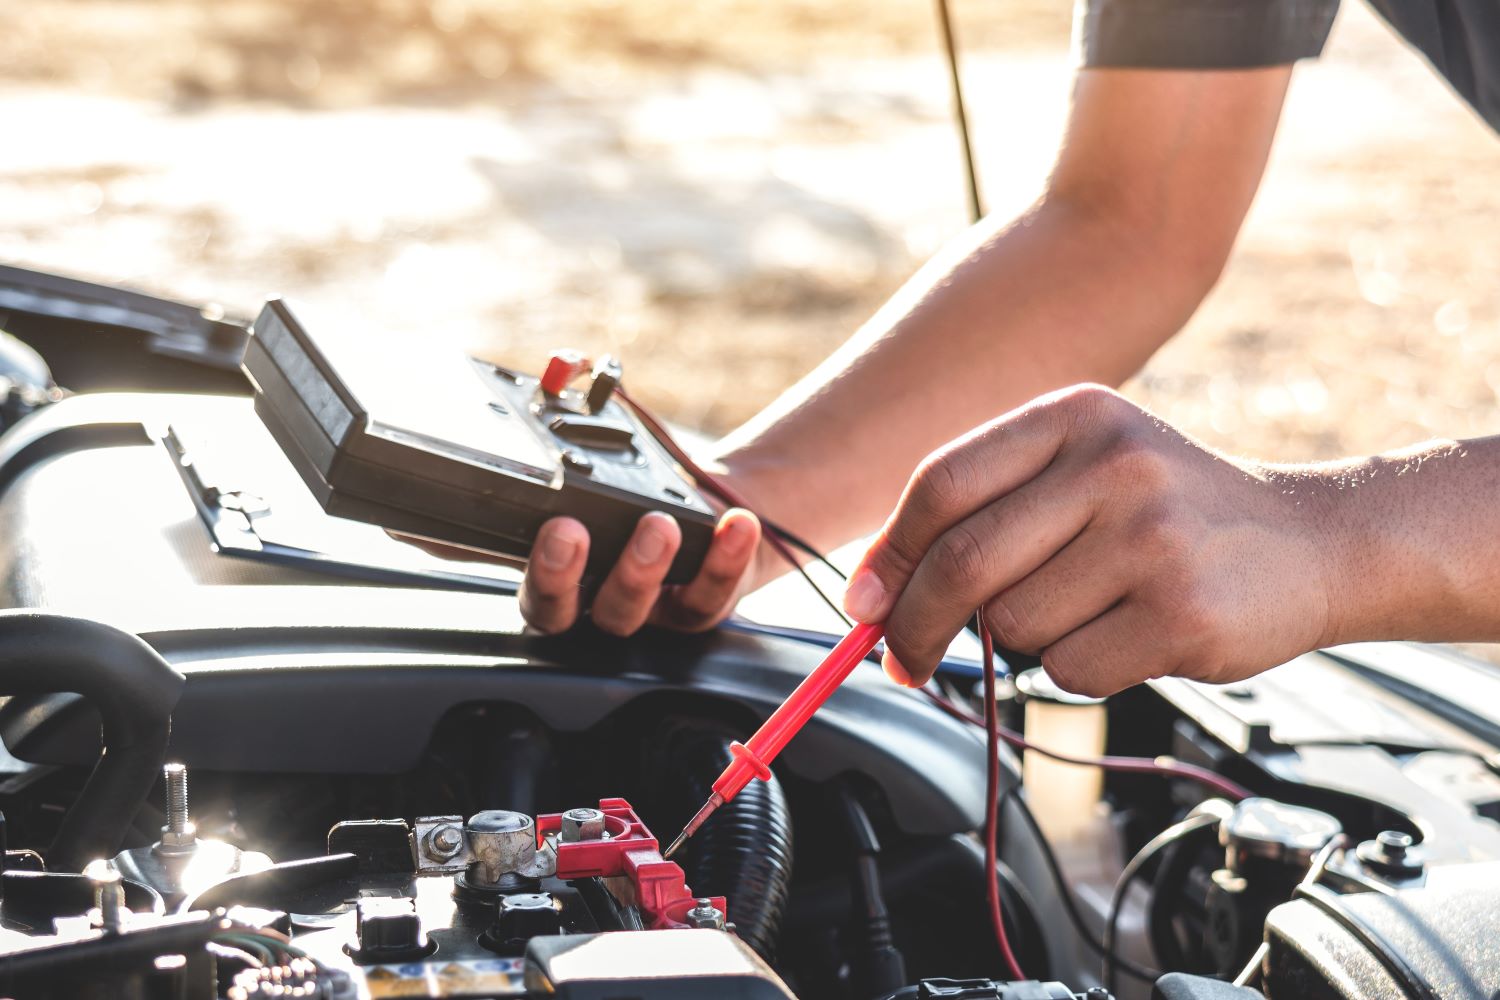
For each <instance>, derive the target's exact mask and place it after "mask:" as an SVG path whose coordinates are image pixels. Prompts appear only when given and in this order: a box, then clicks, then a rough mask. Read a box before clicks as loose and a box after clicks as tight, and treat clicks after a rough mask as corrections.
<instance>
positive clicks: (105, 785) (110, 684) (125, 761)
mask: <svg viewBox="0 0 1500 1000" xmlns="http://www.w3.org/2000/svg"><path fill="white" fill-rule="evenodd" d="M182 684H183V678H182V675H181V674H179V673H178V672H177V671H176V670H174V669H172V667H171V666H170V665H169V664H168V663H167V661H166V660H164V659H162V658H161V654H159V653H157V652H156V650H154V649H152V648H151V647H150V646H148V645H146V644H145V643H144V642H142V641H141V640H140V639H139V638H137V637H136V636H134V635H131V634H130V633H129V632H122V631H121V630H119V629H117V628H113V627H112V626H109V625H104V624H101V623H99V622H95V621H89V620H88V619H85V618H70V617H67V616H65V615H55V614H48V613H45V612H39V611H0V694H55V693H59V692H74V693H76V694H79V695H82V696H83V697H84V698H85V699H86V700H87V701H89V702H90V703H91V704H92V705H93V706H94V707H95V708H96V709H97V710H98V712H99V718H100V722H101V723H102V726H101V729H102V735H101V744H102V746H101V749H100V752H99V762H98V763H97V764H95V765H94V771H93V773H92V774H90V775H89V779H88V782H87V783H86V784H85V785H84V787H83V791H82V792H81V793H80V794H79V796H78V800H77V801H76V802H75V803H74V804H73V808H71V809H69V810H68V813H67V815H66V816H64V817H63V821H62V825H61V827H60V828H59V829H58V832H57V838H56V839H55V840H54V841H53V842H52V847H51V849H49V850H48V852H47V863H48V865H49V867H51V868H53V869H54V870H67V871H78V870H80V869H82V867H83V866H84V865H85V864H87V863H88V862H89V861H92V860H93V859H94V858H107V857H112V856H113V855H114V854H115V852H117V851H118V850H119V849H120V844H121V842H122V841H123V840H124V838H125V834H126V832H127V831H128V830H129V829H130V823H131V821H132V820H133V819H134V818H135V814H136V812H137V811H138V810H139V809H140V807H141V804H142V803H143V802H145V800H146V796H147V795H149V794H150V792H151V787H152V786H153V785H154V784H155V783H156V778H157V775H158V774H159V773H160V771H161V766H162V761H163V758H164V757H165V755H166V752H167V737H168V734H169V733H170V730H171V719H172V709H173V708H175V707H176V705H177V698H178V696H179V695H180V694H181V693H182Z"/></svg>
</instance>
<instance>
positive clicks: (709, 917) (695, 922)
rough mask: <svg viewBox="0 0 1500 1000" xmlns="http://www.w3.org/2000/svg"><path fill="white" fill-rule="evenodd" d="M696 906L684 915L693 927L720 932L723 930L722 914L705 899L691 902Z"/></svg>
mask: <svg viewBox="0 0 1500 1000" xmlns="http://www.w3.org/2000/svg"><path fill="white" fill-rule="evenodd" d="M693 902H694V903H696V904H697V905H696V906H694V907H693V908H692V909H691V910H688V911H687V913H686V914H685V916H686V918H687V922H688V923H689V924H690V925H691V926H693V927H699V928H704V929H710V930H718V931H721V930H723V929H724V912H723V911H722V910H720V909H719V908H718V907H717V906H715V905H714V901H713V900H712V899H708V898H707V897H704V898H700V899H695V900H693Z"/></svg>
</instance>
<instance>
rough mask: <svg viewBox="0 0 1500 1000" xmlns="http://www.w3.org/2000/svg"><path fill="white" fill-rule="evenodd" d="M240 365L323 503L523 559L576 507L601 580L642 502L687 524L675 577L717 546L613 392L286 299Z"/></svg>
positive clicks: (706, 518)
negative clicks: (516, 368) (323, 324)
mask: <svg viewBox="0 0 1500 1000" xmlns="http://www.w3.org/2000/svg"><path fill="white" fill-rule="evenodd" d="M301 312H303V310H302V309H301V307H298V313H301ZM242 368H243V369H244V372H245V374H246V375H247V376H248V377H249V379H250V381H251V383H252V385H253V387H254V390H255V410H256V413H258V414H259V415H260V418H261V420H262V421H263V422H264V423H265V425H266V427H267V429H269V430H270V432H271V435H272V436H273V437H274V438H275V439H276V442H277V444H279V445H280V446H281V449H282V451H284V452H285V453H286V455H287V458H288V459H289V460H290V461H291V463H292V465H293V466H295V467H296V469H297V472H298V473H299V474H300V475H301V477H302V479H303V481H304V482H306V483H307V486H308V488H309V489H310V490H311V491H312V493H313V495H314V496H316V497H317V499H318V502H319V503H320V504H321V505H322V507H323V509H324V510H326V511H327V512H328V513H329V514H332V515H335V516H338V517H346V518H350V519H352V520H356V521H364V522H368V523H371V524H375V525H378V526H380V527H382V528H386V529H389V530H392V531H399V532H405V533H407V534H412V535H417V536H420V537H422V538H426V539H431V540H433V541H437V542H444V543H448V544H452V545H458V546H463V547H465V548H471V549H479V550H482V551H487V552H495V553H500V554H502V555H505V556H510V557H513V558H516V559H525V558H526V557H528V556H529V554H530V552H531V546H532V543H533V542H534V541H535V539H536V533H537V529H538V528H540V527H541V525H542V524H543V522H545V521H546V520H548V519H549V518H552V517H557V516H560V515H567V516H570V517H575V518H577V519H578V520H579V521H582V522H583V524H584V525H585V526H586V527H587V528H588V530H589V535H590V546H589V557H588V566H587V570H586V576H587V577H588V578H589V579H590V580H592V581H597V580H599V579H602V577H603V576H604V575H605V574H606V573H608V571H609V568H610V567H611V566H613V565H614V563H615V561H616V560H617V559H618V558H619V556H620V554H621V552H622V551H623V550H624V548H625V545H626V544H627V543H628V541H629V539H630V536H631V533H632V532H633V531H634V530H635V526H636V522H637V521H638V520H639V519H640V517H641V515H643V514H645V513H647V512H648V511H662V512H664V513H666V514H670V515H671V516H672V517H673V518H675V519H676V520H677V523H678V525H679V526H680V527H681V529H682V546H681V548H680V549H679V550H678V553H677V556H676V558H675V559H674V560H673V562H672V567H671V569H670V571H669V572H668V574H667V580H668V582H672V583H680V582H685V581H687V580H690V579H691V578H692V577H693V575H694V574H695V573H696V572H697V570H698V567H699V566H700V565H701V564H702V562H703V557H704V556H705V555H706V554H707V552H708V546H709V543H710V541H711V540H712V538H713V530H714V525H715V523H716V521H717V517H716V515H715V512H714V510H713V509H712V508H711V507H709V505H708V504H707V503H706V502H705V501H704V500H703V498H702V497H701V496H700V495H699V494H698V492H697V491H696V490H695V489H694V488H693V486H692V485H691V484H690V483H689V482H688V481H687V480H686V479H684V478H683V476H682V474H681V473H680V472H679V471H678V469H677V466H676V465H675V463H673V461H672V459H671V457H670V456H669V455H668V454H667V453H666V451H665V449H663V448H662V446H661V445H660V444H659V443H658V442H657V441H656V439H655V438H653V437H652V436H651V434H650V433H649V432H647V431H646V430H645V428H644V427H642V426H641V424H640V422H639V421H638V420H637V419H636V418H635V416H634V414H632V413H631V412H630V411H629V410H628V409H627V408H626V407H624V406H622V405H621V404H620V402H619V401H618V400H617V399H614V398H612V397H609V396H607V395H605V396H604V398H596V399H590V398H589V397H590V394H588V393H584V392H577V391H573V390H563V391H561V392H558V393H555V394H553V393H545V392H543V391H542V390H541V388H540V385H539V380H538V379H537V378H535V377H533V376H530V375H523V374H521V373H519V372H513V371H510V370H508V369H505V368H500V367H497V366H495V365H491V364H487V363H485V362H483V361H480V360H478V359H476V358H470V357H466V356H465V355H463V354H462V352H459V351H457V350H452V351H448V352H443V351H425V352H424V351H417V350H413V349H412V346H411V345H410V344H409V343H407V344H404V345H400V346H399V347H398V346H396V345H394V344H389V342H384V341H382V340H381V339H380V338H379V337H378V336H377V335H360V336H359V338H358V339H355V338H352V337H349V336H336V335H330V334H329V332H328V331H326V330H320V331H319V333H318V334H316V335H315V334H314V333H313V332H312V330H311V328H310V327H309V326H308V325H305V324H304V322H303V320H302V318H299V315H298V314H297V313H294V312H293V309H292V307H291V306H290V305H289V304H288V303H287V302H286V301H285V300H282V299H272V300H271V301H269V302H267V303H266V306H265V308H264V309H262V310H261V313H260V316H259V317H257V319H256V320H255V324H254V327H253V328H252V330H251V336H250V340H249V343H248V344H247V346H246V349H245V357H244V361H243V363H242ZM592 395H593V396H596V397H597V396H600V395H601V394H600V393H593V394H592Z"/></svg>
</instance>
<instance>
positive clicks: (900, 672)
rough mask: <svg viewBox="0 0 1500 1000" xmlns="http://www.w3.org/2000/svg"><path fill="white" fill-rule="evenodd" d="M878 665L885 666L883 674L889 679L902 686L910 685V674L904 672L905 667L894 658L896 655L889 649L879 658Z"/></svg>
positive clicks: (907, 686)
mask: <svg viewBox="0 0 1500 1000" xmlns="http://www.w3.org/2000/svg"><path fill="white" fill-rule="evenodd" d="M880 665H881V666H882V667H884V668H885V675H886V676H887V677H889V678H890V679H891V680H893V681H895V682H896V683H897V684H900V685H901V686H902V687H904V688H909V687H911V674H909V673H907V672H906V668H905V667H903V666H902V665H901V661H900V660H898V659H896V655H895V654H894V653H892V652H891V651H890V650H889V649H888V650H886V651H885V655H884V656H883V657H881V658H880Z"/></svg>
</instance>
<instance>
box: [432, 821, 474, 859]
mask: <svg viewBox="0 0 1500 1000" xmlns="http://www.w3.org/2000/svg"><path fill="white" fill-rule="evenodd" d="M463 846H464V835H463V831H462V830H460V829H459V828H458V827H457V826H453V825H446V824H445V825H443V826H435V827H433V828H432V829H431V830H429V831H427V837H426V839H425V841H424V843H423V844H422V852H423V853H424V854H426V855H427V856H428V857H429V858H431V859H432V860H433V861H447V860H448V859H449V858H451V857H453V856H454V855H455V854H457V853H458V852H459V850H460V849H461V848H462V847H463Z"/></svg>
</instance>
